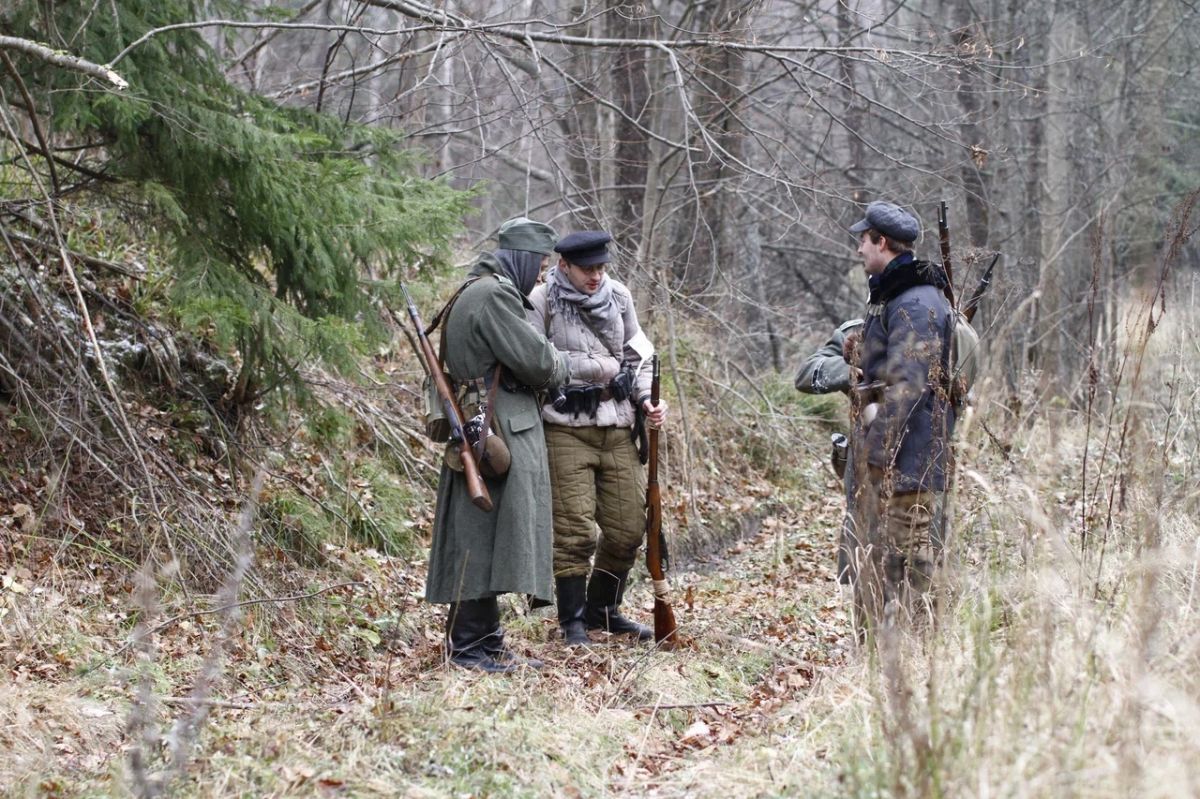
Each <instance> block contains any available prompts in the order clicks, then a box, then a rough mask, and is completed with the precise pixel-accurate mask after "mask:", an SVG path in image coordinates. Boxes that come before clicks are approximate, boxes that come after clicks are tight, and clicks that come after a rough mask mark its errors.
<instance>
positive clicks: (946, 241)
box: [938, 200, 957, 308]
mask: <svg viewBox="0 0 1200 799" xmlns="http://www.w3.org/2000/svg"><path fill="white" fill-rule="evenodd" d="M938 241H939V242H940V243H941V245H942V268H943V269H945V270H946V289H945V293H946V299H947V300H949V301H950V307H951V308H955V307H957V306H956V305H955V303H954V267H953V265H952V264H951V263H950V222H949V220H948V219H947V218H946V201H945V200H942V201H941V203H940V204H939V205H938Z"/></svg>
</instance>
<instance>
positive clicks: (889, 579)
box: [853, 467, 942, 629]
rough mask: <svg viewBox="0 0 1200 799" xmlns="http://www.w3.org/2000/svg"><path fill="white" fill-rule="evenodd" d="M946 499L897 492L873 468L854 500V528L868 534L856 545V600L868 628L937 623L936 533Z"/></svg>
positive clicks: (854, 555) (933, 494)
mask: <svg viewBox="0 0 1200 799" xmlns="http://www.w3.org/2000/svg"><path fill="white" fill-rule="evenodd" d="M941 501H942V497H941V495H940V494H938V493H934V492H932V491H914V492H905V493H893V492H891V491H890V489H889V487H888V485H887V482H886V480H885V479H884V475H883V473H882V472H881V471H880V470H879V469H877V468H875V467H871V469H870V473H869V475H868V479H867V480H866V485H863V486H861V488H860V491H859V496H858V497H857V502H856V503H855V505H856V507H855V529H856V530H859V531H862V532H863V533H864V534H865V537H864V538H863V539H861V540H859V541H857V542H856V546H855V547H854V549H853V558H854V566H855V571H856V572H857V579H856V580H855V581H854V604H855V610H856V613H857V614H858V618H859V623H860V625H862V626H863V627H867V626H870V625H876V624H883V625H884V626H893V625H895V624H896V623H897V622H898V621H900V620H901V619H910V620H912V621H914V622H916V623H918V624H920V623H923V622H924V621H926V620H928V621H932V618H933V613H934V610H935V608H934V604H933V603H934V595H933V588H934V572H935V570H936V569H937V565H938V563H937V561H938V554H937V553H938V549H937V548H936V547H935V546H934V542H933V541H932V540H931V533H932V526H933V525H932V522H933V516H934V509H935V508H936V507H937V506H938V505H939V504H940V503H941ZM860 629H861V628H860Z"/></svg>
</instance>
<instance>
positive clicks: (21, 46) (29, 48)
mask: <svg viewBox="0 0 1200 799" xmlns="http://www.w3.org/2000/svg"><path fill="white" fill-rule="evenodd" d="M0 50H15V51H17V52H19V53H25V54H26V55H31V56H33V57H34V58H38V59H41V60H42V61H45V62H46V63H48V64H53V65H54V66H56V67H62V68H63V69H70V70H73V71H75V72H82V73H83V74H84V75H90V76H92V77H93V78H99V79H100V80H103V81H107V82H108V83H111V84H112V85H114V86H116V87H117V88H118V89H128V88H129V84H128V83H127V82H126V80H125V79H124V78H122V77H121V76H120V75H118V74H117V73H116V72H114V71H113V70H112V66H111V65H108V66H101V65H100V64H94V63H92V62H91V61H86V60H84V59H82V58H79V57H78V56H73V55H70V54H68V53H65V52H63V51H62V50H55V49H53V48H50V47H47V46H46V45H44V44H38V43H37V42H34V41H30V40H29V39H22V38H20V37H17V36H0Z"/></svg>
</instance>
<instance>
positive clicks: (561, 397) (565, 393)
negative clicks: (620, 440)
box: [550, 385, 613, 418]
mask: <svg viewBox="0 0 1200 799" xmlns="http://www.w3.org/2000/svg"><path fill="white" fill-rule="evenodd" d="M612 398H613V394H612V391H611V390H610V389H609V388H608V387H607V386H595V385H593V386H567V387H566V388H562V389H558V390H557V391H555V392H554V393H552V394H551V396H550V404H551V405H553V406H554V410H556V411H558V412H559V413H562V414H570V416H571V417H572V418H579V416H580V414H582V415H584V416H591V417H594V416H595V415H596V409H597V408H599V407H600V403H601V402H604V401H605V400H610V399H612Z"/></svg>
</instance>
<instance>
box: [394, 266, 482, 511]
mask: <svg viewBox="0 0 1200 799" xmlns="http://www.w3.org/2000/svg"><path fill="white" fill-rule="evenodd" d="M400 290H401V291H403V292H404V301H405V302H406V303H408V315H409V317H410V318H411V319H412V323H413V326H414V327H416V329H417V341H418V342H419V343H418V346H417V348H416V349H417V356H418V357H419V358H420V359H421V364H422V365H423V366H424V367H425V371H426V372H427V373H428V374H429V379H430V380H432V381H433V384H434V386H435V387H436V388H437V393H438V396H439V397H440V398H441V400H442V412H443V413H444V414H445V415H446V421H448V422H449V423H450V441H451V442H453V443H457V445H458V453H459V455H460V456H461V457H462V465H463V477H464V478H466V481H467V493H468V494H470V495H471V502H472V503H473V504H474V505H475V507H477V508H479V509H480V510H482V511H485V512H487V511H491V509H492V498H491V496H489V495H488V490H487V486H486V485H484V484H483V477H482V476H480V474H479V463H478V462H477V461H476V460H475V452H474V451H473V450H472V449H471V445H470V444H469V443H467V436H466V434H464V433H463V414H462V409H461V408H459V407H458V400H457V399H456V398H455V396H454V392H453V391H452V390H451V389H450V384H449V383H447V382H446V375H445V374H443V373H442V367H441V365H440V364H439V363H438V358H437V355H436V354H435V353H434V351H433V345H432V344H430V343H429V336H427V335H425V325H424V324H422V323H421V314H420V313H419V312H418V311H417V306H416V303H414V302H413V298H412V296H411V295H410V294H409V293H408V287H407V286H405V285H404V283H403V282H402V283H401V284H400Z"/></svg>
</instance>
